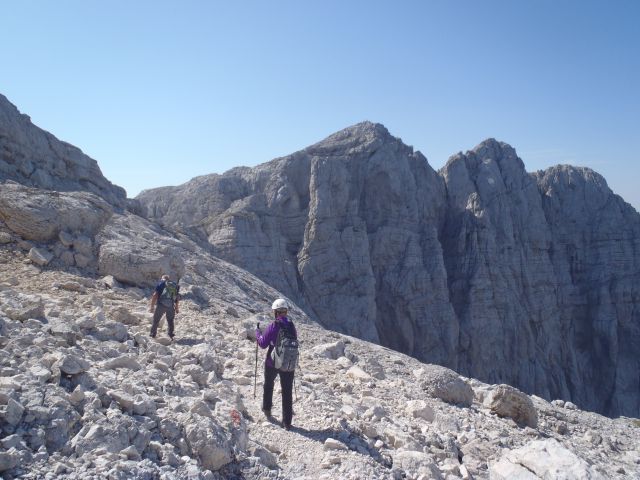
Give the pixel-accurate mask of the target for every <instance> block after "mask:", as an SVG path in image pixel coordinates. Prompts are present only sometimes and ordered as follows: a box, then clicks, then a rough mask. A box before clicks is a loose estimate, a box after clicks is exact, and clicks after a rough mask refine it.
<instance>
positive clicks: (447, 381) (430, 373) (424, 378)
mask: <svg viewBox="0 0 640 480" xmlns="http://www.w3.org/2000/svg"><path fill="white" fill-rule="evenodd" d="M418 376H419V379H420V384H421V386H422V388H423V389H424V390H425V391H426V392H427V393H428V394H429V395H430V396H432V397H435V398H439V399H441V400H444V401H445V402H449V403H454V404H457V405H462V406H465V407H468V406H470V405H471V404H472V403H473V388H471V386H470V385H469V384H468V383H467V382H466V381H464V380H463V379H462V378H460V376H459V375H458V374H457V373H456V372H454V371H453V370H449V369H448V368H444V367H440V366H437V365H427V366H425V368H424V369H422V370H421V371H420V372H419V374H418Z"/></svg>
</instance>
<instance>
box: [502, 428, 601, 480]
mask: <svg viewBox="0 0 640 480" xmlns="http://www.w3.org/2000/svg"><path fill="white" fill-rule="evenodd" d="M490 475H491V478H492V479H496V480H514V479H516V480H536V479H539V478H566V479H574V480H604V479H605V478H606V477H605V475H603V474H602V473H600V472H598V471H597V470H596V469H595V468H593V467H591V466H590V465H589V464H588V463H587V462H586V461H585V460H583V459H582V458H580V457H578V456H577V455H576V454H575V453H573V452H571V451H570V450H568V449H567V448H565V447H564V446H562V444H561V443H560V442H558V441H557V440H555V439H553V438H548V439H546V440H534V441H532V442H529V443H528V444H527V445H525V446H524V447H521V448H518V449H515V450H511V451H508V452H507V453H506V454H504V455H502V457H501V458H500V460H499V461H498V462H496V463H494V464H492V465H491V467H490Z"/></svg>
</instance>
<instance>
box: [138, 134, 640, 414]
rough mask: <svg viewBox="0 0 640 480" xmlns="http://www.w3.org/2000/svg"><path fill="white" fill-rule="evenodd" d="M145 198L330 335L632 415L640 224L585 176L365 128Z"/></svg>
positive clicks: (637, 405)
mask: <svg viewBox="0 0 640 480" xmlns="http://www.w3.org/2000/svg"><path fill="white" fill-rule="evenodd" d="M137 200H139V202H140V209H141V211H140V213H142V214H143V215H144V216H146V217H147V218H149V219H151V220H153V221H155V222H158V223H159V224H161V225H163V226H165V227H167V228H173V229H179V230H180V231H182V232H189V233H190V234H191V235H192V236H195V237H198V238H199V239H200V240H206V242H208V243H209V244H210V245H211V247H212V248H213V252H214V254H215V255H217V256H219V257H220V258H222V259H225V260H227V261H229V262H231V263H234V264H236V265H238V266H240V267H242V268H243V269H246V270H248V271H249V272H251V273H253V274H255V275H256V276H258V277H259V278H260V279H262V280H263V281H265V282H266V283H268V284H269V285H271V286H273V287H275V288H276V289H278V290H280V291H282V292H284V293H286V294H287V295H288V296H289V297H290V298H292V299H295V301H296V302H298V304H299V305H301V306H302V307H303V308H304V309H305V310H306V311H307V313H309V314H310V315H311V316H313V317H315V318H316V319H317V320H318V321H319V322H321V323H322V324H323V325H325V326H327V327H329V328H331V329H335V330H337V331H340V332H343V333H347V334H350V335H353V336H356V337H360V338H362V339H366V340H371V341H374V342H377V343H380V344H382V345H385V346H388V347H391V348H393V349H396V350H399V351H401V352H404V353H407V354H410V355H412V356H414V357H416V358H418V359H420V360H423V361H427V362H433V363H438V364H441V365H444V366H447V367H450V368H453V369H455V370H456V371H458V372H460V373H462V374H464V375H467V376H472V377H476V378H479V379H481V380H483V381H486V382H490V383H508V384H511V385H515V386H517V387H519V388H521V389H523V390H525V391H527V392H529V393H535V394H537V395H540V396H543V397H545V398H548V399H552V398H564V399H571V400H572V401H574V402H575V403H577V404H578V405H580V406H581V407H582V408H584V409H588V410H595V411H598V412H601V413H604V414H607V415H611V416H617V415H628V416H638V415H640V384H639V382H640V379H639V377H638V371H639V369H640V368H639V367H640V356H639V355H638V352H639V351H640V249H639V243H640V216H639V215H638V213H637V212H636V211H635V210H634V209H633V208H632V207H631V206H630V205H629V204H627V203H625V202H624V201H623V199H622V198H620V197H619V196H617V195H615V194H614V193H613V192H612V191H611V190H610V189H609V187H608V186H607V183H606V181H605V180H604V178H602V177H601V176H600V175H598V174H597V173H595V172H593V171H592V170H589V169H587V168H579V167H571V166H556V167H553V168H550V169H547V170H545V171H539V172H535V173H528V172H527V171H526V170H525V166H524V164H523V162H522V160H521V159H520V158H519V157H518V156H517V154H516V151H515V150H514V149H513V148H512V147H510V146H509V145H507V144H505V143H502V142H498V141H496V140H493V139H490V140H487V141H484V142H483V143H481V144H480V145H478V146H477V147H476V148H474V149H473V150H471V151H469V152H467V153H465V154H463V153H458V154H456V155H454V156H452V157H451V158H450V159H449V161H448V162H447V164H446V165H445V166H444V167H443V168H442V169H441V170H440V171H434V169H433V168H431V166H430V165H429V163H428V162H427V159H426V158H425V157H424V156H423V155H422V154H421V153H420V152H416V151H414V150H413V149H412V148H411V147H409V146H407V145H405V144H404V143H402V141H401V140H400V139H398V138H395V137H393V136H391V135H390V134H389V132H388V131H387V130H386V129H385V127H383V126H382V125H379V124H373V123H369V122H365V123H361V124H358V125H355V126H353V127H350V128H347V129H345V130H342V131H340V132H338V133H336V134H334V135H332V136H330V137H328V138H327V139H325V140H323V141H321V142H320V143H317V144H315V145H313V146H310V147H308V148H306V149H304V150H302V151H299V152H296V153H294V154H292V155H289V156H286V157H283V158H278V159H275V160H273V161H271V162H268V163H265V164H262V165H259V166H257V167H255V168H235V169H233V170H230V171H228V172H226V173H225V174H223V175H206V176H201V177H197V178H194V179H192V180H191V181H189V182H187V183H185V184H184V185H180V186H177V187H163V188H159V189H153V190H147V191H144V192H142V193H141V194H140V195H139V196H138V197H137Z"/></svg>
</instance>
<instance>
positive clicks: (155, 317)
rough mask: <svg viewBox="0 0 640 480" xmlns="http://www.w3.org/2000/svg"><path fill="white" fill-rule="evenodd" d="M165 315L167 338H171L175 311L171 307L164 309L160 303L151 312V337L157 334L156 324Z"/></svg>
mask: <svg viewBox="0 0 640 480" xmlns="http://www.w3.org/2000/svg"><path fill="white" fill-rule="evenodd" d="M164 314H166V315H167V325H168V327H169V336H170V337H171V338H173V319H174V318H175V316H176V311H175V309H174V308H173V307H165V306H164V305H162V304H161V303H158V304H157V305H156V310H155V312H153V324H152V325H151V336H152V337H155V336H156V333H158V324H159V323H160V319H161V318H162V316H163V315H164Z"/></svg>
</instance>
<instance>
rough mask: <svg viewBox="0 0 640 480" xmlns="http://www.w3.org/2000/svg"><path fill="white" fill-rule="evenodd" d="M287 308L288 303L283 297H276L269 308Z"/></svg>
mask: <svg viewBox="0 0 640 480" xmlns="http://www.w3.org/2000/svg"><path fill="white" fill-rule="evenodd" d="M285 309H286V310H289V305H288V304H287V301H286V300H285V299H284V298H278V299H276V300H275V301H274V302H273V305H271V310H285Z"/></svg>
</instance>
